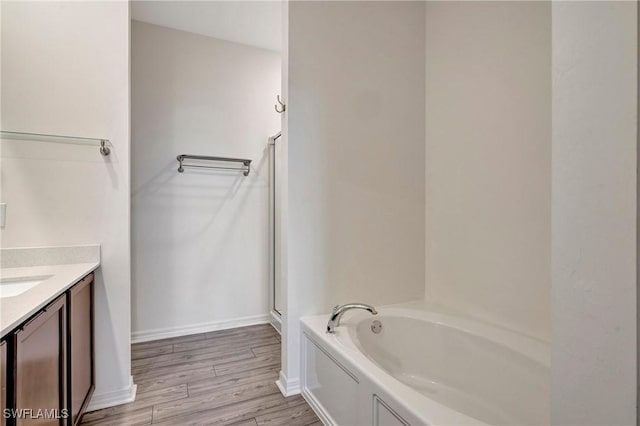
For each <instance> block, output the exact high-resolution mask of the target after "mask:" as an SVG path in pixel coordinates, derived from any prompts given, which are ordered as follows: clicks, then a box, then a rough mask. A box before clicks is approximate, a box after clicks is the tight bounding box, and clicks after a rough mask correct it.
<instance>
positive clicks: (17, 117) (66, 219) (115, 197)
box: [0, 2, 132, 405]
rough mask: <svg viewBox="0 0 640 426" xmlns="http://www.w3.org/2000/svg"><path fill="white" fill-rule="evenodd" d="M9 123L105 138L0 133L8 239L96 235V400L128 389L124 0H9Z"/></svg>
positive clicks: (60, 241)
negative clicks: (107, 149)
mask: <svg viewBox="0 0 640 426" xmlns="http://www.w3.org/2000/svg"><path fill="white" fill-rule="evenodd" d="M1 8H2V12H1V13H2V94H1V98H2V117H1V118H2V129H3V130H12V131H24V132H34V133H53V134H61V135H71V136H87V137H100V138H108V139H109V140H111V142H112V143H113V149H112V152H111V155H110V156H109V157H103V156H101V155H100V154H99V152H98V148H97V147H84V146H79V145H63V144H57V143H47V142H44V143H43V142H26V141H7V140H3V141H2V145H1V149H2V153H1V157H2V158H1V162H2V164H1V167H0V168H1V170H2V172H1V173H2V188H1V189H2V191H1V201H2V202H5V203H7V222H6V227H5V228H4V229H2V230H1V231H0V238H1V239H2V247H33V246H55V245H79V244H96V243H97V244H100V245H101V248H102V266H101V268H100V269H99V270H98V272H97V275H96V301H95V303H96V375H97V376H96V390H95V393H94V396H93V399H92V401H93V403H98V404H106V405H108V404H111V403H114V402H118V401H120V402H122V401H123V400H126V399H127V398H130V397H131V391H132V387H131V382H130V379H131V377H130V345H129V333H130V318H131V317H130V310H131V304H130V250H129V206H130V202H129V194H130V185H129V146H130V144H129V5H128V4H127V3H126V2H2V5H1Z"/></svg>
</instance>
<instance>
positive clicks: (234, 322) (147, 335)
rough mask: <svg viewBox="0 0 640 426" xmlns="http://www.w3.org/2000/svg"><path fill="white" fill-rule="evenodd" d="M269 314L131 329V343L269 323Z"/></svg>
mask: <svg viewBox="0 0 640 426" xmlns="http://www.w3.org/2000/svg"><path fill="white" fill-rule="evenodd" d="M269 323H270V316H269V314H264V315H254V316H250V317H242V318H234V319H228V320H220V321H213V322H208V323H200V324H193V325H187V326H181V327H168V328H156V329H153V330H144V331H133V332H132V333H131V343H140V342H149V341H151V340H160V339H167V338H169V337H178V336H187V335H189V334H198V333H207V332H209V331H216V330H226V329H228V328H236V327H245V326H248V325H256V324H269Z"/></svg>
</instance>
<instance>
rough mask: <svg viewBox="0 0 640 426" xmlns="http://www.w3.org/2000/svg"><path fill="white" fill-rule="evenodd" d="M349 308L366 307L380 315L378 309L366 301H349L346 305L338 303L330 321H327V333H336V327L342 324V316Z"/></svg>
mask: <svg viewBox="0 0 640 426" xmlns="http://www.w3.org/2000/svg"><path fill="white" fill-rule="evenodd" d="M349 309H364V310H365V311H368V312H371V314H373V315H378V311H376V308H374V307H373V306H371V305H367V304H366V303H347V304H346V305H336V306H335V307H334V308H333V312H332V313H331V317H330V318H329V322H328V323H327V333H335V328H336V327H337V326H339V325H340V318H342V315H343V314H344V313H345V312H346V311H348V310H349Z"/></svg>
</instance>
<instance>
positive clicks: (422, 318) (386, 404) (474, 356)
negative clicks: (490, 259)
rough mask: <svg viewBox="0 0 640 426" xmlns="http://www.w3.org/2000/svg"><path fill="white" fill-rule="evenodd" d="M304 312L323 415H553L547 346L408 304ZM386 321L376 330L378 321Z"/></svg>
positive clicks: (519, 418) (467, 419) (308, 373)
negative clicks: (331, 325)
mask: <svg viewBox="0 0 640 426" xmlns="http://www.w3.org/2000/svg"><path fill="white" fill-rule="evenodd" d="M378 312H379V313H378V315H375V316H373V315H371V314H369V313H367V312H364V311H355V310H353V311H349V312H347V313H346V314H345V315H344V316H343V318H342V321H341V324H340V326H339V327H337V328H336V333H335V334H327V333H326V331H325V330H326V324H327V320H328V318H329V315H328V314H327V315H322V316H315V317H307V318H303V319H302V332H303V336H302V337H303V339H302V342H303V350H302V377H301V380H302V383H301V385H302V392H303V395H304V396H305V398H306V399H307V400H308V401H309V402H310V404H311V405H312V406H313V407H314V408H315V410H316V411H317V412H318V413H319V415H320V417H321V418H322V419H323V421H324V422H325V423H327V424H336V425H345V426H352V425H353V426H355V425H358V426H359V425H385V426H387V425H422V424H429V425H480V424H492V425H545V424H549V347H548V345H547V344H546V343H544V342H541V341H538V340H535V339H532V338H530V337H527V336H524V335H521V334H518V333H514V332H512V331H508V330H505V329H502V328H499V327H495V326H491V325H489V324H486V323H482V322H479V321H474V320H470V319H466V318H462V317H457V316H454V315H450V314H445V313H439V312H436V311H434V310H427V309H418V308H415V307H411V305H408V306H405V307H401V306H392V307H383V308H380V309H378ZM375 320H377V321H379V322H380V323H381V324H382V329H381V331H380V332H379V333H374V332H373V331H372V328H371V326H372V323H373V321H375Z"/></svg>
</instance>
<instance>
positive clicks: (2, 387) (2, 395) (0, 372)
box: [0, 341, 7, 426]
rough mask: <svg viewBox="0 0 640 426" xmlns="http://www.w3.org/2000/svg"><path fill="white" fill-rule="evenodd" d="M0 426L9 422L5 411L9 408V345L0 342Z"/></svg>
mask: <svg viewBox="0 0 640 426" xmlns="http://www.w3.org/2000/svg"><path fill="white" fill-rule="evenodd" d="M0 382H1V383H0V410H2V411H0V425H1V426H5V425H6V424H7V420H6V419H5V417H4V410H5V409H6V408H7V343H6V342H4V341H3V342H0Z"/></svg>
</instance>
